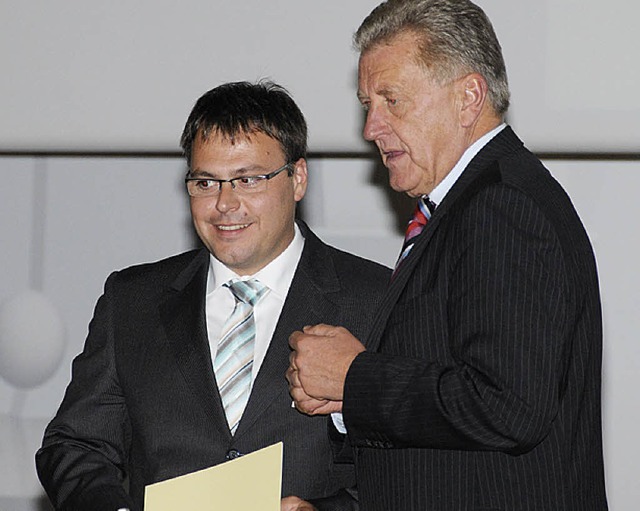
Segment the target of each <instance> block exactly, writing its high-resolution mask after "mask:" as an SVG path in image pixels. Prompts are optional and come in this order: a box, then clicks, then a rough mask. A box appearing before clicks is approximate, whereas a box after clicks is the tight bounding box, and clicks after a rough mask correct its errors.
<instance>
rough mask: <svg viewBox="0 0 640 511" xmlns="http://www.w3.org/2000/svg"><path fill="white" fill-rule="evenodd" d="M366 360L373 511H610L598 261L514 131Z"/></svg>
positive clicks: (421, 265) (356, 423) (363, 483)
mask: <svg viewBox="0 0 640 511" xmlns="http://www.w3.org/2000/svg"><path fill="white" fill-rule="evenodd" d="M367 348H368V351H367V352H364V353H362V354H360V355H359V356H358V357H357V358H356V360H355V361H354V363H353V364H352V366H351V368H350V370H349V373H348V375H347V381H346V384H345V394H344V404H343V414H344V418H345V422H346V425H347V429H348V431H349V437H350V441H351V444H352V445H353V446H355V451H356V465H357V475H358V487H359V491H360V499H361V506H362V508H363V509H366V510H367V511H388V510H394V511H431V510H438V511H445V510H446V511H462V510H465V511H470V510H476V511H479V510H483V511H487V510H502V511H507V510H508V511H565V510H566V511H603V510H606V509H607V501H606V495H605V489H604V474H603V472H604V469H603V461H602V433H601V417H600V382H601V375H600V371H601V357H602V354H601V350H602V325H601V312H600V299H599V291H598V280H597V272H596V267H595V260H594V257H593V252H592V249H591V245H590V243H589V240H588V238H587V236H586V233H585V231H584V229H583V227H582V224H581V222H580V220H579V218H578V217H577V215H576V213H575V211H574V209H573V207H572V205H571V203H570V200H569V198H568V197H567V196H566V194H565V193H564V191H563V190H562V189H561V188H560V186H559V185H558V184H557V182H555V180H553V178H552V177H551V176H550V175H549V173H548V172H547V171H546V169H544V167H543V166H542V165H541V164H540V162H539V161H538V160H537V159H536V158H535V157H534V156H533V155H532V154H531V153H529V152H528V151H527V150H526V149H524V147H523V146H522V143H521V142H520V141H519V140H518V138H517V137H516V136H515V134H514V133H513V132H512V131H511V129H509V128H507V129H505V130H504V131H503V132H501V133H500V134H499V135H498V136H497V137H496V138H495V139H493V140H492V141H491V142H490V143H489V144H488V145H487V146H485V148H483V149H482V150H481V151H480V153H478V155H477V156H476V158H474V160H473V161H472V162H471V163H470V164H469V166H468V167H467V169H465V171H464V173H463V174H462V176H461V177H460V178H459V180H458V182H457V183H456V184H455V185H454V186H453V188H452V189H451V190H450V191H449V193H448V194H447V196H446V197H445V198H444V199H443V201H442V202H441V203H440V204H439V206H438V208H437V209H436V211H435V212H434V214H433V216H432V218H431V220H430V221H429V223H428V225H427V227H426V228H425V230H424V232H423V233H422V234H421V236H420V237H419V238H418V239H417V241H416V244H415V246H414V248H413V249H412V251H411V253H410V254H409V256H408V257H407V258H406V260H405V261H404V262H403V263H402V266H401V267H400V270H399V271H398V272H397V274H396V275H395V278H394V280H393V282H392V284H391V286H390V288H389V290H388V293H387V296H386V297H385V299H384V300H383V304H382V306H381V307H380V308H379V310H378V313H377V314H376V322H375V323H374V326H373V330H372V335H371V336H370V338H369V339H368V343H367Z"/></svg>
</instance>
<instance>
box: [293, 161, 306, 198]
mask: <svg viewBox="0 0 640 511" xmlns="http://www.w3.org/2000/svg"><path fill="white" fill-rule="evenodd" d="M307 177H308V176H307V160H305V159H304V158H300V159H299V160H298V161H297V162H295V163H294V168H293V176H292V179H293V197H294V199H295V201H296V202H298V201H300V200H302V198H303V197H304V194H305V193H306V192H307Z"/></svg>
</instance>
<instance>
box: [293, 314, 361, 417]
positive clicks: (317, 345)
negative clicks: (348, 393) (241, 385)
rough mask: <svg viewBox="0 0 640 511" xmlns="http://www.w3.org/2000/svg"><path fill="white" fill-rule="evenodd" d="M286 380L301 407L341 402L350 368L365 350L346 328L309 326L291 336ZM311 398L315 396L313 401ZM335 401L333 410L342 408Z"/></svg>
mask: <svg viewBox="0 0 640 511" xmlns="http://www.w3.org/2000/svg"><path fill="white" fill-rule="evenodd" d="M289 345H290V346H291V349H292V350H293V351H292V352H291V355H290V356H289V364H290V365H289V370H288V371H287V380H288V381H289V390H290V392H291V396H292V397H293V398H294V400H295V401H296V407H298V409H307V408H309V409H317V408H319V407H321V406H326V403H322V404H321V402H323V401H333V402H341V401H342V394H343V389H344V382H345V379H346V377H347V371H348V370H349V367H350V366H351V363H352V362H353V359H355V358H356V356H357V355H358V354H359V353H361V352H363V351H365V348H364V346H363V345H362V343H361V342H360V341H359V340H358V339H356V338H355V337H354V336H353V335H352V334H351V332H349V331H348V330H347V329H346V328H343V327H336V326H330V325H322V324H321V325H315V326H306V327H304V328H303V329H302V332H293V333H292V334H291V336H290V337H289ZM309 398H312V399H314V400H316V401H317V402H316V403H311V402H310V400H309ZM337 406H338V405H332V406H331V408H332V409H331V411H332V412H333V411H339V410H341V409H342V406H341V405H339V406H340V408H339V409H338V410H336V409H335V408H336V407H337Z"/></svg>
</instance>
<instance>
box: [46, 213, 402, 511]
mask: <svg viewBox="0 0 640 511" xmlns="http://www.w3.org/2000/svg"><path fill="white" fill-rule="evenodd" d="M300 228H301V230H302V233H303V235H304V236H305V247H304V251H303V254H302V258H301V259H300V263H299V264H298V268H297V269H296V273H295V275H294V278H293V281H292V284H291V288H290V289H289V294H288V295H287V299H286V301H285V304H284V307H283V309H282V313H281V315H280V319H279V322H278V325H277V326H276V330H275V332H274V335H273V338H272V340H271V343H270V345H269V348H268V351H267V353H266V355H265V358H264V361H263V363H262V365H261V367H260V371H259V373H258V376H257V378H256V381H255V383H254V385H253V389H252V393H251V396H250V398H249V402H248V404H247V407H246V409H245V412H244V414H243V416H242V419H241V421H240V424H239V426H238V430H237V431H236V434H235V435H234V436H233V437H232V436H231V433H230V431H229V427H228V425H227V421H226V418H225V414H224V409H223V406H222V402H221V400H220V395H219V393H218V387H217V384H216V382H215V376H214V373H213V369H212V363H211V354H210V351H209V343H208V340H207V334H206V320H205V290H206V278H207V269H208V266H209V253H208V252H207V251H206V250H204V249H202V250H199V251H193V252H188V253H185V254H181V255H179V256H176V257H172V258H169V259H165V260H163V261H160V262H157V263H152V264H147V265H142V266H135V267H132V268H128V269H126V270H123V271H121V272H117V273H115V274H113V275H112V276H110V277H109V279H108V281H107V283H106V285H105V292H104V294H103V296H102V297H101V298H100V300H99V301H98V304H97V306H96V310H95V314H94V318H93V320H92V322H91V325H90V329H89V336H88V338H87V341H86V344H85V348H84V351H83V353H82V354H81V355H80V356H78V357H77V359H76V360H75V361H74V364H73V377H72V381H71V383H70V385H69V387H68V389H67V392H66V395H65V398H64V400H63V402H62V405H61V406H60V409H59V411H58V414H57V415H56V417H55V418H54V419H53V421H52V422H51V423H50V424H49V426H48V427H47V430H46V432H45V437H44V441H43V447H42V449H41V450H40V451H39V452H38V454H37V468H38V473H39V476H40V479H41V481H42V483H43V485H44V487H45V489H46V490H47V493H48V494H49V496H50V498H51V500H52V502H53V503H54V504H55V506H56V509H63V510H65V511H67V510H68V511H103V510H104V511H116V509H118V508H119V507H124V506H129V507H131V509H132V511H140V510H141V509H142V502H143V491H144V486H145V485H147V484H150V483H153V482H156V481H161V480H164V479H168V478H171V477H175V476H178V475H181V474H185V473H189V472H192V471H195V470H199V469H202V468H205V467H209V466H212V465H216V464H218V463H221V462H224V461H225V460H226V459H227V458H228V457H229V455H230V454H235V453H240V454H243V453H244V454H246V453H249V452H253V451H255V450H257V449H260V448H262V447H266V446H268V445H271V444H273V443H275V442H278V441H283V442H284V460H283V487H282V492H283V495H291V494H293V495H298V496H300V497H302V498H305V499H316V498H323V497H327V496H331V495H333V494H334V493H335V492H338V490H339V489H340V488H345V487H349V486H351V485H353V484H354V482H355V477H354V471H353V465H347V464H335V463H334V462H333V461H334V458H333V453H332V450H331V445H330V442H329V439H328V425H327V422H328V419H327V418H326V417H308V416H305V415H303V414H301V413H299V412H298V411H297V410H295V409H294V408H292V407H291V397H290V396H289V390H288V386H287V381H286V379H285V371H286V369H287V367H288V365H289V352H290V350H289V344H288V339H289V335H290V334H291V332H293V331H294V330H300V329H302V327H303V326H304V325H308V324H316V323H320V322H326V323H333V322H336V323H339V322H344V323H345V324H348V325H350V327H351V328H353V329H354V330H356V331H359V332H360V333H361V334H362V335H365V333H366V332H368V330H369V328H370V326H371V322H372V317H373V312H374V311H375V308H376V305H377V304H378V303H379V301H380V299H381V297H382V294H383V292H384V289H386V287H387V283H388V280H389V274H390V271H389V269H388V268H385V267H383V266H381V265H378V264H376V263H373V262H371V261H365V260H363V259H361V258H359V257H356V256H354V255H351V254H347V253H344V252H341V251H339V250H336V249H335V248H332V247H329V246H327V245H325V244H324V243H322V242H321V241H320V240H319V239H318V238H317V237H316V236H315V235H314V234H313V233H312V232H311V231H310V230H309V229H308V228H307V227H306V226H305V225H304V224H302V223H301V224H300ZM125 476H126V477H127V478H128V486H129V492H128V494H127V492H125V489H124V487H123V478H124V477H125ZM221 491H224V490H223V489H221ZM319 505H320V504H319ZM353 506H354V501H353V499H352V498H351V497H350V495H348V494H346V493H345V492H342V493H340V494H338V495H335V496H334V498H331V499H329V501H325V502H324V503H323V507H322V508H321V509H335V510H347V509H353Z"/></svg>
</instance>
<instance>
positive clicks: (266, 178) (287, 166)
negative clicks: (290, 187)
mask: <svg viewBox="0 0 640 511" xmlns="http://www.w3.org/2000/svg"><path fill="white" fill-rule="evenodd" d="M285 170H288V171H289V177H291V176H293V171H294V170H295V166H294V163H291V162H289V163H285V164H284V165H283V166H282V167H280V168H278V169H276V170H274V171H273V172H269V173H268V174H256V175H247V176H238V177H232V178H231V179H216V178H213V177H189V176H187V177H186V178H185V179H184V182H185V185H186V186H187V193H188V194H189V196H190V197H195V198H199V197H213V196H215V195H218V194H220V193H221V192H222V184H223V183H229V184H230V185H231V189H232V190H235V189H236V185H235V182H236V181H240V180H241V179H258V180H259V181H269V180H270V179H272V178H274V177H276V176H277V175H278V174H280V173H281V172H284V171H285ZM190 181H213V182H215V183H218V189H217V190H215V189H214V190H215V191H212V192H211V194H210V195H192V194H191V192H190V191H189V182H190ZM239 190H241V191H242V193H244V192H245V190H244V189H243V188H239ZM249 193H251V192H249Z"/></svg>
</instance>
